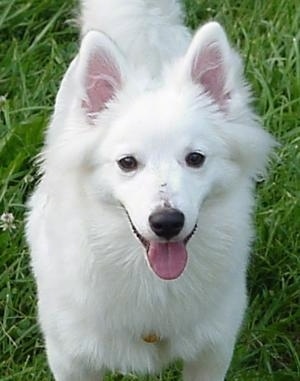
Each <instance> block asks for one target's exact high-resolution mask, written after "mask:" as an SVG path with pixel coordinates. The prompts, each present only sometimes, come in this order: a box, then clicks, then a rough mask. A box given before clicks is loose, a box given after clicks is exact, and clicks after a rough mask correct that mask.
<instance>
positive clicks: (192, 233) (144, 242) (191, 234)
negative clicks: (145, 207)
mask: <svg viewBox="0 0 300 381" xmlns="http://www.w3.org/2000/svg"><path fill="white" fill-rule="evenodd" d="M123 209H124V210H125V213H126V215H127V217H128V220H129V223H130V226H131V229H132V231H133V233H134V235H135V236H136V237H137V238H138V239H139V241H140V242H141V244H142V245H143V246H144V247H145V249H146V250H147V251H148V250H149V247H150V242H149V241H148V240H147V239H146V238H144V237H143V236H142V235H141V234H140V233H139V231H138V230H137V228H136V227H135V226H134V224H133V222H132V221H131V218H130V216H129V213H128V212H127V210H126V208H124V206H123ZM197 227H198V225H197V224H195V226H194V228H193V230H192V231H191V232H190V234H189V235H187V236H186V237H185V239H184V240H183V242H184V244H185V245H186V244H187V243H188V242H189V240H190V239H191V238H192V236H193V235H194V233H195V231H196V230H197Z"/></svg>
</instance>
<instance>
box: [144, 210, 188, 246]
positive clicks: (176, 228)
mask: <svg viewBox="0 0 300 381" xmlns="http://www.w3.org/2000/svg"><path fill="white" fill-rule="evenodd" d="M149 223H150V226H151V229H152V230H153V231H154V233H155V234H156V235H158V236H159V237H163V238H166V239H171V238H172V237H175V236H176V235H177V234H179V233H180V231H181V229H182V228H183V224H184V214H183V213H181V212H180V211H179V210H177V209H173V208H166V209H160V210H158V211H156V212H154V213H152V214H151V215H150V217H149Z"/></svg>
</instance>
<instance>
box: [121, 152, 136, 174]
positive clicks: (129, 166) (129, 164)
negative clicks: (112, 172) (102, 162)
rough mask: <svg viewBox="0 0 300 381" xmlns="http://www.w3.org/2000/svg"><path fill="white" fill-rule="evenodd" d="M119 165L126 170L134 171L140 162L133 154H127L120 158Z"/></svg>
mask: <svg viewBox="0 0 300 381" xmlns="http://www.w3.org/2000/svg"><path fill="white" fill-rule="evenodd" d="M118 166H119V167H120V168H121V169H122V171H124V172H132V171H135V170H136V169H137V167H138V162H137V160H136V158H135V157H133V156H125V157H122V159H120V160H118Z"/></svg>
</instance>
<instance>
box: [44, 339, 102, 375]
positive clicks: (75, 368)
mask: <svg viewBox="0 0 300 381" xmlns="http://www.w3.org/2000/svg"><path fill="white" fill-rule="evenodd" d="M46 344H47V357H48V362H49V366H50V369H51V371H52V373H53V376H54V379H55V381H102V380H103V378H102V372H99V371H95V370H92V369H90V368H89V367H88V364H83V363H82V362H81V361H79V360H78V359H71V358H70V357H69V356H68V355H67V354H66V353H64V352H63V351H61V350H60V348H58V347H57V346H53V345H52V344H50V343H49V340H48V342H47V340H46Z"/></svg>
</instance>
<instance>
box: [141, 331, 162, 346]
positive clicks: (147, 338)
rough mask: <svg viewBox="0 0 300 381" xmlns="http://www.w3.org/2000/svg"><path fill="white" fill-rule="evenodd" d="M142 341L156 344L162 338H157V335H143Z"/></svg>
mask: <svg viewBox="0 0 300 381" xmlns="http://www.w3.org/2000/svg"><path fill="white" fill-rule="evenodd" d="M142 339H143V340H144V341H145V343H147V344H156V343H158V342H159V341H160V337H159V336H157V335H156V334H155V333H150V334H149V335H143V336H142Z"/></svg>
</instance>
